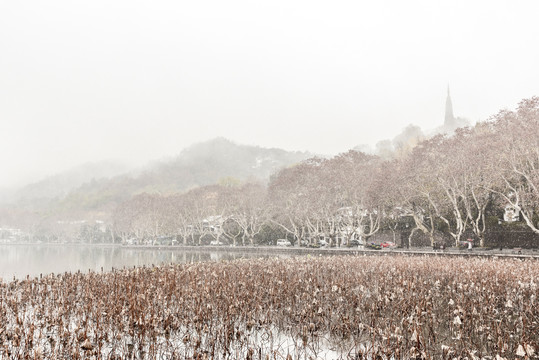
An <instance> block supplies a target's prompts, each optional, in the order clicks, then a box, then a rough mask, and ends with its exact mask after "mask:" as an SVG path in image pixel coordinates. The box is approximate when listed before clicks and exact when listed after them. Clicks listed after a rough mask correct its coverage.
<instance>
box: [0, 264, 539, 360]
mask: <svg viewBox="0 0 539 360" xmlns="http://www.w3.org/2000/svg"><path fill="white" fill-rule="evenodd" d="M538 281H539V262H537V261H534V260H514V259H512V260H511V259H506V260H502V259H475V258H446V257H404V256H335V257H308V256H307V257H295V258H287V259H248V260H235V261H227V262H200V263H190V264H179V265H168V266H159V267H143V268H130V269H123V270H115V271H112V272H108V273H65V274H61V275H49V276H46V277H43V278H41V279H40V278H36V279H27V280H23V281H12V282H7V283H6V282H3V283H2V284H1V285H0V359H128V358H129V359H339V358H340V359H405V358H406V359H409V358H412V359H423V358H425V359H446V358H447V359H455V358H456V359H463V358H468V359H500V358H505V359H515V358H522V359H525V358H530V359H533V358H538V356H537V353H538V352H539V306H538V295H539V288H538V284H537V282H538Z"/></svg>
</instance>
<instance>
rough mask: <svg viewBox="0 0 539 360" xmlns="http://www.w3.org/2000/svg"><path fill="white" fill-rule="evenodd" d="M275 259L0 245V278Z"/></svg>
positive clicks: (208, 253) (190, 252) (221, 253)
mask: <svg viewBox="0 0 539 360" xmlns="http://www.w3.org/2000/svg"><path fill="white" fill-rule="evenodd" d="M268 256H273V257H274V256H277V255H275V254H272V255H268V254H263V253H239V252H226V251H211V250H209V249H208V250H206V251H204V250H200V251H199V250H196V251H195V250H186V249H183V250H182V249H181V248H179V249H174V250H169V249H151V248H149V249H148V248H144V249H142V248H141V249H137V248H129V247H121V246H117V247H113V246H84V245H76V246H75V245H67V246H61V245H46V244H38V245H0V279H3V281H10V280H13V278H14V277H15V278H17V279H22V278H24V277H26V275H29V276H30V277H35V276H39V275H40V274H43V275H46V274H50V273H55V274H58V273H63V272H66V271H67V272H75V271H78V270H80V271H88V270H92V271H101V268H103V270H104V271H110V270H111V269H112V268H113V267H114V268H117V269H119V268H123V267H132V266H142V265H152V264H155V265H158V264H170V263H186V262H194V261H220V260H232V259H239V258H253V257H268Z"/></svg>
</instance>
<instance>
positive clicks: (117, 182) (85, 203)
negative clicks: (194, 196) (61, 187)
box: [59, 138, 312, 210]
mask: <svg viewBox="0 0 539 360" xmlns="http://www.w3.org/2000/svg"><path fill="white" fill-rule="evenodd" d="M311 156H312V154H310V153H307V152H290V151H285V150H282V149H275V148H261V147H258V146H248V145H239V144H236V143H234V142H232V141H229V140H227V139H224V138H216V139H213V140H210V141H206V142H202V143H198V144H195V145H193V146H191V147H189V148H186V149H184V150H183V151H182V152H181V153H180V154H179V155H178V156H177V157H175V158H173V159H171V160H167V161H160V162H154V163H152V164H151V165H149V166H147V167H146V168H145V169H143V170H142V171H141V172H140V173H139V174H137V175H129V174H124V175H120V176H115V177H112V178H109V179H102V180H97V179H96V180H93V181H90V182H87V183H85V184H83V185H82V186H80V187H79V188H77V189H75V190H73V191H71V192H70V193H69V194H68V195H67V196H66V197H65V198H64V199H63V200H62V201H61V202H60V204H59V205H60V207H61V208H63V209H75V208H76V209H80V208H81V207H82V208H84V209H85V210H96V209H103V208H112V207H113V206H115V204H117V203H118V202H120V201H123V200H125V199H128V198H129V197H131V196H133V195H135V194H138V193H143V192H148V193H155V192H159V193H161V194H170V193H177V192H184V191H187V190H189V189H192V188H195V187H198V186H204V185H210V184H215V183H218V182H219V181H221V180H223V179H227V178H233V179H237V180H239V181H246V180H254V179H256V180H259V181H263V182H266V181H268V180H269V177H270V176H271V175H272V174H273V173H275V172H276V171H278V170H279V169H281V168H283V167H286V166H290V165H292V164H295V163H299V162H301V161H302V160H305V159H307V158H309V157H311Z"/></svg>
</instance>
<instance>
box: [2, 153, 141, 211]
mask: <svg viewBox="0 0 539 360" xmlns="http://www.w3.org/2000/svg"><path fill="white" fill-rule="evenodd" d="M130 170H131V167H130V166H128V165H126V164H124V163H122V162H120V161H113V160H107V161H99V162H88V163H85V164H82V165H79V166H76V167H74V168H72V169H70V170H67V171H64V172H61V173H59V174H56V175H53V176H49V177H47V178H45V179H43V180H40V181H38V182H35V183H31V184H29V185H26V186H24V187H22V188H20V189H19V190H17V191H15V193H14V194H12V195H11V201H12V202H13V201H15V202H19V203H27V202H30V203H31V202H44V201H45V202H46V201H49V200H53V199H57V200H58V199H62V198H64V197H65V196H67V194H69V193H70V192H71V191H73V190H74V189H77V188H79V187H80V186H82V185H83V184H85V183H88V182H90V181H97V180H103V179H109V178H112V177H114V176H117V175H120V174H123V173H126V172H128V171H130Z"/></svg>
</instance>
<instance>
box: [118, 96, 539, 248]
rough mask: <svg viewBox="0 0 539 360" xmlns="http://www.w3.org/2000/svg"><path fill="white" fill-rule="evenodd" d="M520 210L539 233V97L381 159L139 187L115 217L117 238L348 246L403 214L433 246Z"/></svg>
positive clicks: (363, 157)
mask: <svg viewBox="0 0 539 360" xmlns="http://www.w3.org/2000/svg"><path fill="white" fill-rule="evenodd" d="M506 205H510V206H513V207H514V208H515V209H518V210H520V213H521V216H522V219H523V221H524V222H525V224H526V225H527V226H528V227H529V228H530V229H531V230H532V231H533V232H535V233H538V234H539V226H538V216H537V214H538V210H539V209H538V207H539V98H537V97H534V98H531V99H529V100H524V101H522V102H521V103H520V105H519V107H518V109H517V110H516V111H501V112H500V113H498V114H497V115H495V116H493V117H492V118H491V119H489V120H488V121H485V122H482V123H478V124H477V125H475V126H474V127H470V128H462V129H458V130H457V131H456V132H455V133H454V134H452V135H450V136H449V135H437V136H435V137H432V138H430V139H427V140H425V141H422V142H420V143H419V144H418V145H417V146H416V147H414V148H413V149H411V150H410V151H408V152H407V153H405V154H403V153H399V155H395V156H394V158H393V159H390V160H387V159H381V158H379V157H377V156H374V155H368V154H364V153H361V152H357V151H349V152H347V153H344V154H340V155H338V156H335V157H333V158H331V159H322V158H313V159H309V160H307V161H304V162H302V163H300V164H297V165H295V166H291V167H289V168H286V169H283V170H281V171H280V172H279V173H277V174H275V175H274V176H273V177H272V178H271V180H270V182H269V184H268V185H267V186H265V185H262V184H259V183H246V184H243V185H238V184H233V183H230V184H228V185H212V186H206V187H201V188H197V189H194V190H191V191H189V192H187V193H184V194H174V195H168V196H162V195H156V194H153V195H149V194H141V195H138V196H135V197H133V198H132V199H130V200H129V201H127V202H125V203H123V204H121V205H120V206H119V207H118V208H117V209H116V211H115V212H114V215H113V223H114V230H115V232H116V234H118V235H120V236H122V237H123V238H128V237H131V236H135V237H136V238H139V239H142V238H149V239H156V238H158V237H159V236H167V235H174V236H177V237H178V238H180V239H181V240H182V241H183V242H184V243H188V242H191V243H194V242H196V241H198V242H200V239H201V238H203V237H204V236H210V237H214V238H215V239H216V240H218V241H219V239H225V238H226V239H227V240H228V241H229V242H231V243H233V244H237V243H240V242H241V243H242V244H253V243H254V242H255V239H256V237H257V235H259V234H260V233H261V232H262V231H264V229H265V228H272V229H274V230H276V231H281V233H283V232H284V233H287V234H289V235H290V238H291V239H293V240H294V241H297V242H298V243H299V242H300V241H310V242H317V241H318V240H320V239H322V238H323V239H326V240H329V242H331V243H333V244H337V245H340V244H341V243H344V244H347V243H348V242H349V241H350V239H352V238H358V237H363V238H368V237H369V236H371V235H373V234H375V233H376V232H378V231H380V230H381V229H391V230H397V229H398V228H399V224H401V225H402V223H403V222H404V221H406V222H407V223H408V226H410V225H411V226H410V229H409V230H411V231H410V237H412V236H413V235H414V233H415V232H417V231H419V232H422V233H424V234H425V235H427V236H428V237H429V238H430V241H431V243H432V244H434V241H435V234H436V233H437V232H440V231H442V232H444V233H445V234H446V235H447V236H449V237H451V238H452V240H453V241H454V242H455V244H458V243H459V241H460V240H461V238H462V236H463V234H464V233H465V232H466V231H468V232H470V231H471V232H473V234H475V236H476V237H477V239H478V240H479V241H480V243H481V245H484V242H485V232H486V231H487V221H486V217H487V213H488V211H491V212H492V211H493V210H492V209H498V213H499V209H503V208H504V207H505V206H506Z"/></svg>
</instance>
